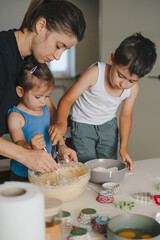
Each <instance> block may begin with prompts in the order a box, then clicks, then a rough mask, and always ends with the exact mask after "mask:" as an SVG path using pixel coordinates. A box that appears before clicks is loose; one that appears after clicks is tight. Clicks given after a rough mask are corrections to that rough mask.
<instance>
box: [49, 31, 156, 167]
mask: <svg viewBox="0 0 160 240" xmlns="http://www.w3.org/2000/svg"><path fill="white" fill-rule="evenodd" d="M156 56H157V54H156V47H155V44H154V43H153V42H152V41H151V40H149V39H147V38H145V37H143V36H142V35H141V34H140V33H136V34H133V35H131V36H129V37H128V38H126V39H125V40H124V41H122V43H121V44H120V45H119V47H118V48H117V49H116V51H115V53H112V54H111V56H110V59H109V64H105V63H100V62H99V63H98V64H94V65H92V66H91V67H90V68H89V69H88V70H87V71H85V72H84V74H83V75H82V76H81V77H80V78H79V80H78V81H77V82H76V83H75V84H74V85H73V86H72V88H71V89H70V90H69V91H68V92H67V93H66V94H65V95H64V96H63V97H62V99H61V100H60V102H59V104H58V121H57V124H55V125H53V126H51V127H50V130H49V134H50V137H51V140H52V144H53V145H54V144H56V143H57V141H58V140H59V139H60V138H61V137H62V136H63V135H64V134H65V131H66V127H67V116H68V114H69V111H70V107H71V105H72V104H73V103H74V104H73V107H72V127H71V134H72V140H73V145H74V148H75V150H76V152H77V156H78V160H79V161H81V162H86V161H88V160H91V159H94V158H95V152H96V157H97V158H111V159H117V148H118V128H117V119H116V111H117V109H118V106H119V105H120V103H122V108H121V113H120V123H119V127H120V150H119V153H120V156H121V158H122V160H123V161H125V162H126V163H127V167H128V169H129V171H132V167H133V163H132V160H131V157H130V155H129V153H128V150H127V147H128V141H129V135H130V131H131V126H132V112H133V106H134V102H135V99H136V96H137V94H138V80H139V79H140V78H141V77H143V76H145V75H146V74H147V73H149V72H150V71H151V69H152V67H153V65H154V63H155V61H156Z"/></svg>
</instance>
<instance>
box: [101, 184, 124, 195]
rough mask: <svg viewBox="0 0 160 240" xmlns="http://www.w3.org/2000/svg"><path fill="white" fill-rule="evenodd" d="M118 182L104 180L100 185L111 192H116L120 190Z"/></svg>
mask: <svg viewBox="0 0 160 240" xmlns="http://www.w3.org/2000/svg"><path fill="white" fill-rule="evenodd" d="M120 186H121V185H120V183H115V182H106V183H103V184H102V187H103V188H104V189H107V190H111V191H112V193H113V194H117V193H118V192H119V190H120Z"/></svg>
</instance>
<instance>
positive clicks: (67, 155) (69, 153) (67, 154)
mask: <svg viewBox="0 0 160 240" xmlns="http://www.w3.org/2000/svg"><path fill="white" fill-rule="evenodd" d="M59 159H60V160H66V161H67V160H69V161H73V162H78V159H77V154H76V152H75V151H74V150H73V149H71V148H69V147H67V146H66V144H63V145H60V146H59Z"/></svg>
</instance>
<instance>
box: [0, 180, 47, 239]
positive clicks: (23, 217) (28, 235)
mask: <svg viewBox="0 0 160 240" xmlns="http://www.w3.org/2000/svg"><path fill="white" fill-rule="evenodd" d="M44 209H45V207H44V195H43V192H42V190H41V188H40V187H38V186H36V185H34V184H31V183H25V182H5V183H4V184H1V185H0V240H11V239H12V240H45V217H44Z"/></svg>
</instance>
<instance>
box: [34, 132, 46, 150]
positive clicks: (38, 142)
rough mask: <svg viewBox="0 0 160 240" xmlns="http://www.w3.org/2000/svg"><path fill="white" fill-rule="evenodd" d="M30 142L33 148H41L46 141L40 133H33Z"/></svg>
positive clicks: (44, 145)
mask: <svg viewBox="0 0 160 240" xmlns="http://www.w3.org/2000/svg"><path fill="white" fill-rule="evenodd" d="M30 144H31V147H32V148H33V149H35V150H41V149H43V148H45V147H46V143H45V141H44V138H43V135H42V134H41V133H38V134H36V135H34V136H33V137H32V138H31V140H30Z"/></svg>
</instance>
